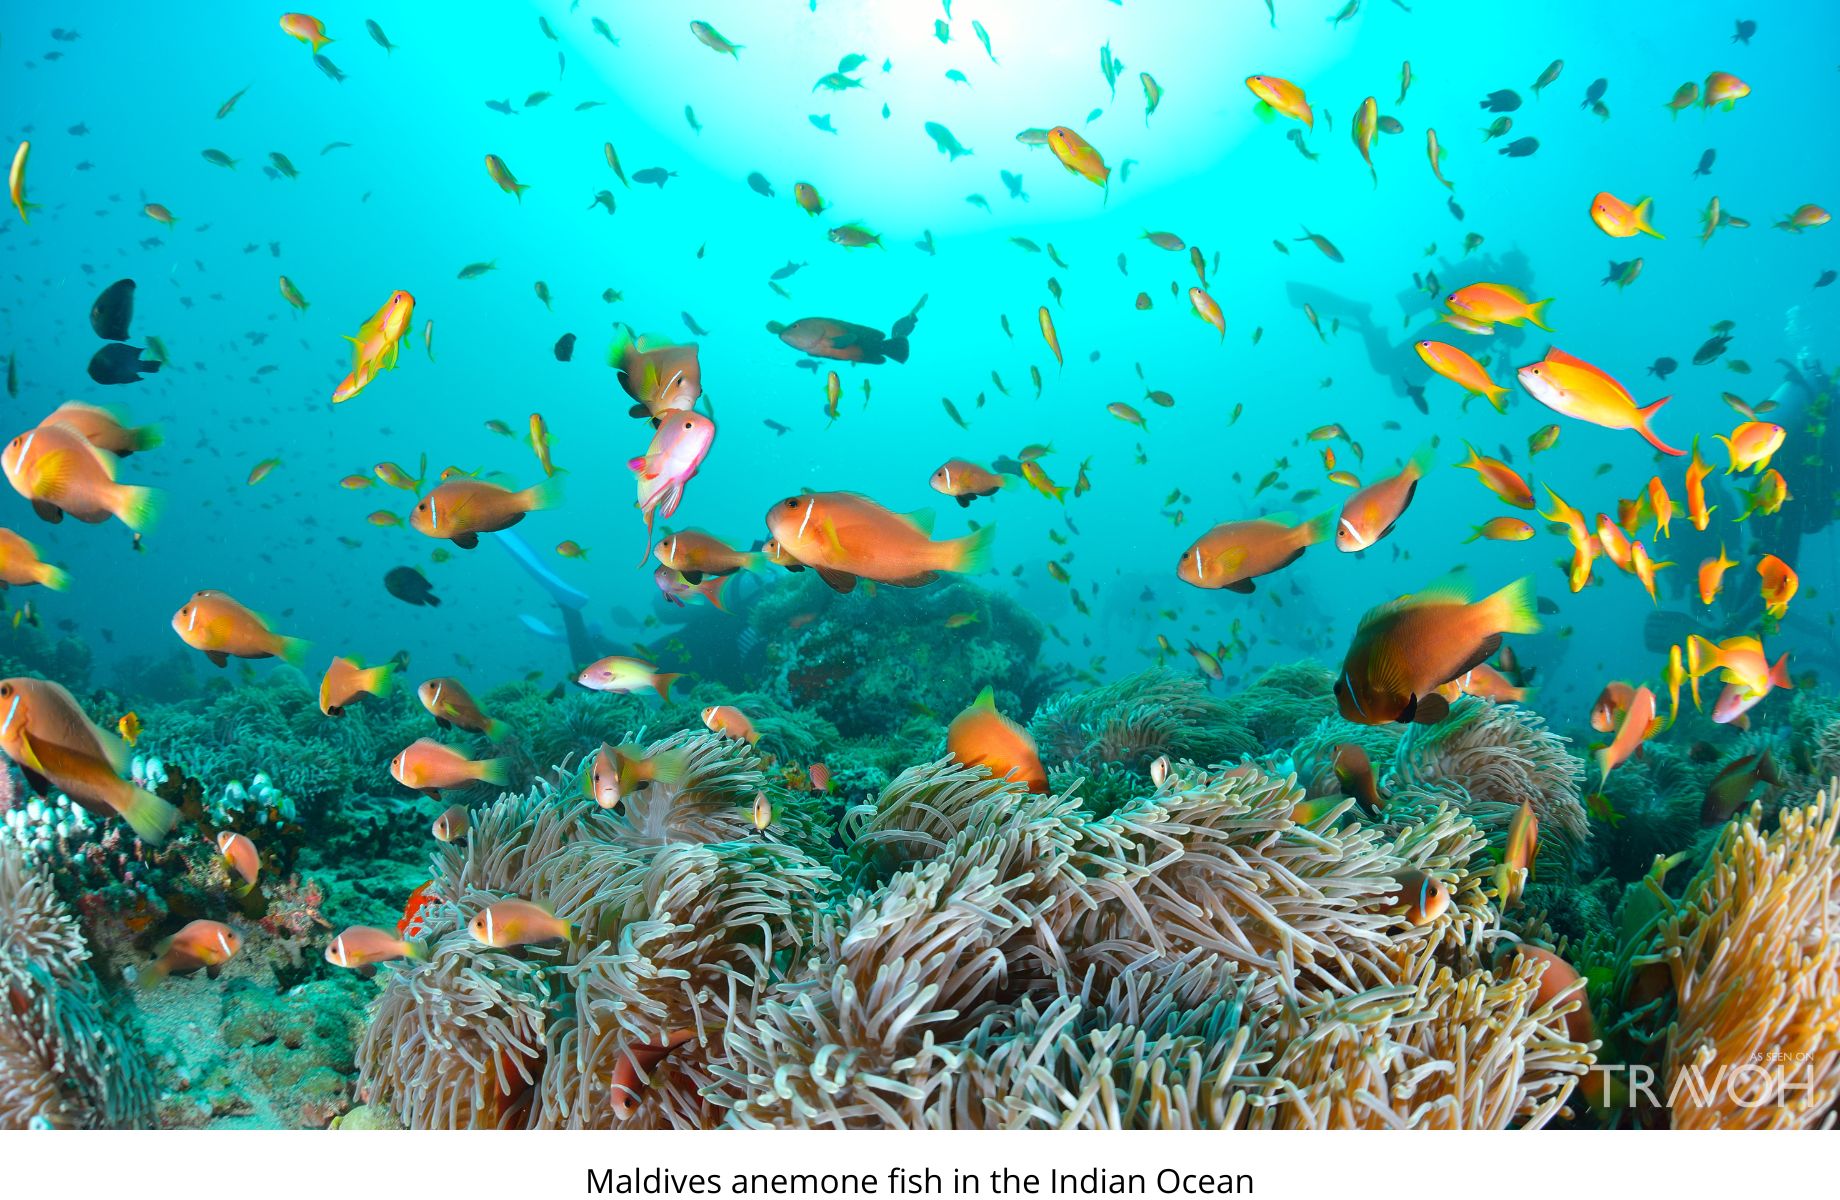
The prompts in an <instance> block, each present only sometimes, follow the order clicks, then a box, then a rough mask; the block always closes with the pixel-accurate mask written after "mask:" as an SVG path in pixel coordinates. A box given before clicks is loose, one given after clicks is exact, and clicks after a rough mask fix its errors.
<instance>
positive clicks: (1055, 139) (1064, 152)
mask: <svg viewBox="0 0 1840 1200" xmlns="http://www.w3.org/2000/svg"><path fill="white" fill-rule="evenodd" d="M1048 149H1049V150H1051V151H1053V152H1054V157H1055V158H1057V159H1059V160H1060V164H1061V166H1063V167H1066V168H1067V170H1068V171H1069V172H1071V173H1072V174H1075V175H1078V176H1080V177H1081V178H1082V179H1085V180H1088V181H1090V182H1092V183H1096V184H1098V185H1099V186H1100V187H1102V188H1104V189H1105V190H1106V195H1107V197H1108V198H1109V197H1110V195H1111V176H1112V169H1111V168H1110V167H1108V166H1106V165H1105V157H1104V155H1102V154H1100V153H1099V151H1098V150H1096V149H1094V148H1093V145H1092V143H1091V142H1088V141H1087V140H1086V139H1085V138H1083V137H1081V136H1080V135H1079V134H1077V133H1075V132H1074V131H1073V130H1071V129H1069V128H1067V126H1065V125H1056V126H1055V127H1054V128H1053V129H1050V130H1048Z"/></svg>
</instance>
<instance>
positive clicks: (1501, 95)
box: [1477, 88, 1521, 113]
mask: <svg viewBox="0 0 1840 1200" xmlns="http://www.w3.org/2000/svg"><path fill="white" fill-rule="evenodd" d="M1520 106H1521V97H1520V93H1519V92H1513V91H1509V90H1508V89H1507V88H1503V89H1502V90H1501V91H1499V92H1490V93H1489V94H1488V95H1487V96H1484V97H1483V98H1482V100H1481V101H1480V102H1479V103H1478V104H1477V107H1478V108H1486V109H1488V110H1489V111H1490V112H1498V113H1509V112H1513V111H1514V110H1515V109H1517V108H1519V107H1520Z"/></svg>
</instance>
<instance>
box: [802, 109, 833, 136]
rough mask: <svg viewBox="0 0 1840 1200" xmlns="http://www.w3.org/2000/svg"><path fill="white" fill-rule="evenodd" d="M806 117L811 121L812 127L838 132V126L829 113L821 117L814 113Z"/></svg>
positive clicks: (828, 131)
mask: <svg viewBox="0 0 1840 1200" xmlns="http://www.w3.org/2000/svg"><path fill="white" fill-rule="evenodd" d="M805 119H806V120H807V121H810V122H811V124H812V128H814V129H822V130H823V131H824V132H826V133H836V132H837V127H836V126H835V125H832V124H831V115H830V114H829V113H825V114H824V115H823V116H821V117H820V116H818V115H816V114H815V113H814V114H813V115H811V116H808V117H806V118H805Z"/></svg>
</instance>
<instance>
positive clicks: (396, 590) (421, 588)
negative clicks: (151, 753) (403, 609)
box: [383, 567, 441, 608]
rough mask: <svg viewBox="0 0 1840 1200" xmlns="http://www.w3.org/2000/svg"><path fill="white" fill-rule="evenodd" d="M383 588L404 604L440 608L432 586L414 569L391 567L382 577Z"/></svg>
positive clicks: (439, 602)
mask: <svg viewBox="0 0 1840 1200" xmlns="http://www.w3.org/2000/svg"><path fill="white" fill-rule="evenodd" d="M383 587H384V590H385V591H387V592H389V593H390V595H392V596H394V597H396V598H397V599H398V600H401V601H402V602H403V603H404V604H413V605H416V606H418V607H421V606H427V607H429V608H439V607H440V606H441V598H440V597H439V596H436V595H435V594H434V585H433V584H431V583H429V582H428V577H427V576H426V575H423V574H422V573H421V572H420V571H418V570H416V569H415V568H414V567H392V568H391V569H390V571H389V572H388V573H387V574H386V575H384V577H383Z"/></svg>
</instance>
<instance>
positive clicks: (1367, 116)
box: [1354, 96, 1380, 187]
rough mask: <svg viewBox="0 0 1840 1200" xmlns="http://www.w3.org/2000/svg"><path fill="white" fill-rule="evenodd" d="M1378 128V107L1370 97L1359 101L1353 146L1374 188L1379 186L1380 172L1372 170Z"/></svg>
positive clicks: (1355, 116) (1355, 117) (1355, 115)
mask: <svg viewBox="0 0 1840 1200" xmlns="http://www.w3.org/2000/svg"><path fill="white" fill-rule="evenodd" d="M1379 128H1380V106H1379V104H1378V103H1377V102H1376V101H1375V100H1374V98H1373V97H1372V96H1369V97H1368V98H1367V99H1365V100H1363V101H1361V107H1360V108H1359V109H1358V110H1356V112H1355V114H1354V144H1355V149H1357V150H1359V151H1360V152H1361V158H1362V159H1363V160H1364V161H1365V162H1366V163H1367V173H1368V174H1369V175H1372V176H1373V177H1374V186H1375V187H1379V186H1380V172H1378V171H1376V170H1375V169H1374V134H1375V133H1377V132H1378V131H1379Z"/></svg>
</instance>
